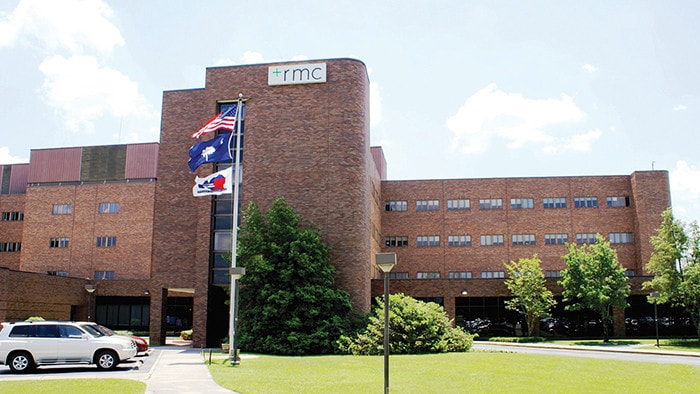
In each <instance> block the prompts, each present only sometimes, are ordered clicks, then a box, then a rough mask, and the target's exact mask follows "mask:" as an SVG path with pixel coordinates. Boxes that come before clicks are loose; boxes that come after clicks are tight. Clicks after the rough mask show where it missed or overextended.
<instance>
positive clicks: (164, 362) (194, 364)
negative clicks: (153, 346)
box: [143, 346, 233, 394]
mask: <svg viewBox="0 0 700 394" xmlns="http://www.w3.org/2000/svg"><path fill="white" fill-rule="evenodd" d="M152 356H155V357H157V359H156V360H155V362H154V363H153V366H152V367H151V369H150V371H149V373H148V375H147V376H145V377H144V379H143V381H144V382H145V383H146V386H147V387H146V393H147V394H151V393H153V394H162V393H178V394H200V393H207V394H208V393H233V391H231V390H228V389H225V388H223V387H221V386H219V385H218V384H216V383H215V382H214V379H213V378H212V376H211V374H210V373H209V369H208V368H207V365H206V363H205V361H204V356H203V355H202V354H201V352H200V350H199V349H194V348H191V347H184V346H163V347H159V348H158V351H157V352H154V354H153V355H152Z"/></svg>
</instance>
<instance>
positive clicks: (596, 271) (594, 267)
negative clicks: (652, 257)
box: [559, 234, 630, 342]
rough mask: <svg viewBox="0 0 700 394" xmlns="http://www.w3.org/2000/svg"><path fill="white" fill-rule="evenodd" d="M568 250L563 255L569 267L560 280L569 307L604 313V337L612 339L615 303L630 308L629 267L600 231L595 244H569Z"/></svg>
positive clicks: (602, 320) (601, 316)
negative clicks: (611, 325) (579, 245)
mask: <svg viewBox="0 0 700 394" xmlns="http://www.w3.org/2000/svg"><path fill="white" fill-rule="evenodd" d="M566 248H567V251H568V253H567V254H566V255H564V256H562V258H563V259H564V261H565V262H566V265H567V267H568V268H567V269H565V270H563V271H562V273H561V274H562V280H560V281H559V284H560V285H561V286H562V287H563V288H564V291H563V292H562V296H563V300H564V302H568V303H569V305H566V306H565V309H567V310H574V311H576V310H582V309H590V310H592V311H594V312H596V313H598V315H599V316H600V322H601V323H602V325H603V341H604V342H609V341H610V338H609V335H608V323H609V322H610V317H611V314H612V307H620V308H626V307H627V306H629V304H627V297H628V296H629V294H630V286H629V284H628V283H627V282H628V279H627V276H625V268H624V267H622V266H621V265H620V264H619V263H618V261H617V252H616V251H615V250H614V249H612V248H611V247H610V242H608V241H606V240H605V238H603V236H602V235H600V234H597V235H596V242H595V244H592V245H583V246H581V247H580V248H577V247H576V245H573V244H567V245H566Z"/></svg>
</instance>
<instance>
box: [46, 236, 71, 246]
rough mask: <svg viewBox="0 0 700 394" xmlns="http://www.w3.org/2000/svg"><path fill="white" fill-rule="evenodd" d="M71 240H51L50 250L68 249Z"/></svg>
mask: <svg viewBox="0 0 700 394" xmlns="http://www.w3.org/2000/svg"><path fill="white" fill-rule="evenodd" d="M68 240H69V238H51V239H50V240H49V248H67V247H68Z"/></svg>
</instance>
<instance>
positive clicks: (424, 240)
mask: <svg viewBox="0 0 700 394" xmlns="http://www.w3.org/2000/svg"><path fill="white" fill-rule="evenodd" d="M596 235H597V234H596V233H577V234H576V244H578V245H583V244H594V243H595V242H596ZM608 240H610V243H611V244H631V243H634V236H633V234H632V233H610V234H608ZM567 242H569V235H568V234H566V233H560V234H545V235H544V244H545V245H564V244H565V243H567ZM536 244H537V242H536V241H535V234H513V235H511V245H514V246H520V245H536ZM384 245H385V246H386V247H389V248H391V247H406V246H408V237H406V236H390V237H385V238H384ZM479 245H481V246H503V245H504V236H503V234H486V235H481V236H480V237H479ZM416 246H418V247H424V246H440V236H439V235H419V236H418V237H416ZM447 246H472V237H471V235H449V236H447Z"/></svg>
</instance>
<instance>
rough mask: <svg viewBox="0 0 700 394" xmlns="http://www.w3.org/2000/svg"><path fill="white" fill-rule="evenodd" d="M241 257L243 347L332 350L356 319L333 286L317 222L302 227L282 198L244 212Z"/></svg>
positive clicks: (271, 350)
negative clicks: (263, 209)
mask: <svg viewBox="0 0 700 394" xmlns="http://www.w3.org/2000/svg"><path fill="white" fill-rule="evenodd" d="M243 217H244V225H243V227H242V228H241V231H240V237H239V244H238V245H239V246H238V249H237V250H238V262H239V263H240V264H239V265H240V266H243V267H245V269H246V274H245V275H244V276H243V277H242V278H241V289H240V299H239V302H240V311H239V321H240V323H239V325H238V328H239V334H240V337H239V338H240V342H239V343H240V347H241V348H242V349H245V350H246V351H250V352H259V353H267V354H282V355H304V354H328V353H332V352H333V351H334V346H335V341H336V340H337V339H338V338H339V337H340V335H341V334H342V333H344V332H345V331H346V330H347V329H348V328H349V327H350V323H351V321H352V304H351V302H350V296H349V294H348V293H347V292H345V291H342V290H340V289H337V288H335V287H334V284H335V280H334V278H333V272H334V268H333V266H332V265H330V264H329V261H328V254H329V249H328V247H327V246H326V245H325V244H324V243H323V242H322V241H321V237H320V233H319V230H318V228H316V227H315V226H313V225H312V226H309V227H307V228H301V226H300V218H299V216H298V215H297V214H296V213H295V212H294V210H293V209H292V208H291V207H290V206H289V205H288V204H287V202H286V201H285V200H284V198H281V197H280V198H277V199H276V200H275V201H274V202H273V203H272V205H271V207H270V209H269V211H268V212H267V214H266V216H263V214H262V213H261V212H260V209H259V207H258V206H257V204H255V203H252V202H251V203H250V204H249V205H248V207H247V209H246V210H245V212H244V213H243Z"/></svg>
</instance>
